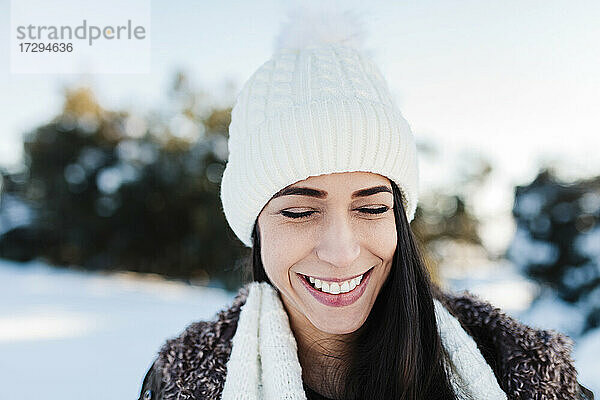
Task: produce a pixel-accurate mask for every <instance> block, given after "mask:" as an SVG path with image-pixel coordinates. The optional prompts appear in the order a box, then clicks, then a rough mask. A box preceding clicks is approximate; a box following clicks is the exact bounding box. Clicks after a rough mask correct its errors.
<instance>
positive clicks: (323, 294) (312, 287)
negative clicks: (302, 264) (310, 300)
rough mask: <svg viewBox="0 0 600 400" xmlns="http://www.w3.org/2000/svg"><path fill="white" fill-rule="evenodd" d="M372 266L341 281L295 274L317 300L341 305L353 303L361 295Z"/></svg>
mask: <svg viewBox="0 0 600 400" xmlns="http://www.w3.org/2000/svg"><path fill="white" fill-rule="evenodd" d="M373 268H374V267H371V269H369V270H368V271H367V272H365V273H364V274H362V275H360V276H357V277H354V278H352V279H349V280H346V281H343V282H333V281H325V280H320V279H317V278H314V277H311V276H307V275H302V274H297V275H298V277H299V278H300V281H301V282H302V284H303V285H304V286H305V287H306V289H307V290H308V292H309V293H310V294H312V295H313V297H314V298H315V299H317V300H318V301H319V302H321V303H323V304H325V305H328V306H334V307H342V306H347V305H350V304H352V303H354V302H355V301H356V300H358V299H359V298H360V296H362V294H363V293H364V291H365V289H366V287H367V283H368V282H369V278H370V276H371V272H372V271H373Z"/></svg>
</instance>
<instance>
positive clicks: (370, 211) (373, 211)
mask: <svg viewBox="0 0 600 400" xmlns="http://www.w3.org/2000/svg"><path fill="white" fill-rule="evenodd" d="M359 210H361V211H363V212H365V213H367V214H383V213H384V212H386V211H387V210H389V208H388V207H378V208H359Z"/></svg>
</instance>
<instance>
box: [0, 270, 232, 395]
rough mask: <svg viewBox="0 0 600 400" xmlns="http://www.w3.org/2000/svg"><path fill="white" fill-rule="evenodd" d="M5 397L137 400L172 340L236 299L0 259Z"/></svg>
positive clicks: (212, 291) (0, 363) (213, 291)
mask: <svg viewBox="0 0 600 400" xmlns="http://www.w3.org/2000/svg"><path fill="white" fill-rule="evenodd" d="M0 285H1V290H0V385H1V386H2V394H0V398H1V399H11V400H29V399H32V400H33V399H38V398H44V399H46V400H59V399H60V400H70V399H86V400H100V399H102V400H106V399H115V400H116V399H137V396H138V394H139V390H140V387H141V383H142V379H143V377H144V374H145V372H146V371H147V369H148V368H149V367H150V365H151V363H152V361H153V360H154V358H155V356H156V354H157V351H158V350H159V348H160V346H161V345H162V344H163V343H164V341H165V340H166V339H167V338H170V337H173V336H176V335H177V334H178V333H179V332H181V331H182V330H183V329H184V328H185V327H186V326H187V325H188V324H189V323H190V322H192V321H196V320H203V319H211V318H212V317H213V316H214V315H215V313H216V312H217V311H218V310H220V309H221V308H223V307H225V306H226V305H228V304H229V303H230V301H231V300H232V299H233V297H234V296H235V293H231V292H226V291H224V290H222V289H218V288H209V287H192V286H190V285H186V284H184V283H178V282H169V281H164V280H162V279H154V280H153V279H141V278H140V277H132V274H100V273H89V272H78V271H72V270H65V269H58V268H52V267H48V266H46V265H43V264H42V263H38V262H34V263H28V264H18V263H11V262H7V261H1V260H0Z"/></svg>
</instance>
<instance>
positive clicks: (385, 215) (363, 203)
mask: <svg viewBox="0 0 600 400" xmlns="http://www.w3.org/2000/svg"><path fill="white" fill-rule="evenodd" d="M299 188H302V190H298V189H299ZM372 188H376V189H374V190H368V189H372ZM365 189H366V190H365ZM393 207H394V198H393V194H392V187H391V184H390V181H389V180H388V179H387V178H385V177H383V176H381V175H377V174H374V173H370V172H344V173H334V174H327V175H319V176H311V177H309V178H307V179H305V180H303V181H299V182H296V183H294V184H292V185H290V186H288V187H287V188H285V189H283V190H281V191H280V192H279V193H278V194H276V195H275V196H274V197H273V198H272V199H271V200H270V201H269V202H268V203H267V204H266V205H265V207H264V208H263V210H262V211H261V213H260V214H259V216H258V226H259V232H260V243H261V256H262V262H263V265H264V268H265V272H266V273H267V276H268V277H269V279H270V280H271V282H272V283H273V284H274V285H275V286H276V287H277V289H278V290H279V291H280V293H281V298H282V301H283V303H284V305H285V307H286V309H287V311H288V315H289V316H290V319H291V320H292V323H293V325H294V326H295V327H300V328H308V329H311V327H310V326H309V325H308V324H312V326H314V327H316V328H317V329H319V330H321V331H323V332H326V333H330V334H344V333H351V332H354V331H356V330H357V329H358V328H360V327H361V326H362V324H363V323H364V322H365V320H366V319H367V317H368V315H369V313H370V311H371V308H372V307H373V304H374V303H375V299H376V298H377V294H378V293H379V290H380V289H381V287H382V285H383V283H384V281H385V279H386V278H387V276H388V274H389V272H390V268H391V266H392V258H393V255H394V252H395V250H396V243H397V236H396V235H397V234H396V223H395V220H394V213H393V210H392V208H393ZM294 217H300V218H294ZM360 275H362V279H361V280H360V283H358V286H354V285H355V284H356V283H357V280H353V281H350V279H351V278H353V277H358V276H360ZM317 279H318V280H319V281H317ZM313 280H314V282H312V284H311V283H310V282H311V281H313ZM319 282H320V285H319ZM344 282H346V283H344ZM315 286H321V288H320V289H317V288H316V287H315ZM328 288H329V290H328V291H329V292H331V293H327V292H325V291H327V289H328ZM338 288H339V289H338ZM338 291H339V292H338ZM344 291H346V293H341V292H344Z"/></svg>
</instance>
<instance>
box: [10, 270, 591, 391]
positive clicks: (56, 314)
mask: <svg viewBox="0 0 600 400" xmlns="http://www.w3.org/2000/svg"><path fill="white" fill-rule="evenodd" d="M444 277H445V278H446V279H447V281H448V284H449V286H450V287H451V288H453V289H469V290H471V291H472V292H474V293H476V294H479V295H480V296H482V297H484V298H486V299H488V300H490V301H492V302H493V303H494V304H496V305H498V306H500V307H502V308H503V309H504V310H505V311H507V312H508V313H510V314H511V315H513V316H516V317H518V318H519V319H521V320H523V321H525V322H527V323H530V324H533V325H536V326H540V327H544V328H555V329H559V330H563V331H566V330H568V329H569V326H573V324H574V323H577V317H576V315H577V312H576V310H572V309H569V308H568V307H567V306H565V305H563V304H562V303H560V302H558V301H556V300H553V299H548V298H545V299H544V300H542V301H541V302H537V303H534V304H533V305H532V300H533V298H534V297H535V295H536V293H537V289H536V286H535V285H533V284H532V283H531V282H529V281H527V280H525V279H524V278H522V277H521V276H520V275H518V274H517V273H516V272H515V270H514V268H511V267H510V265H508V266H504V268H500V267H499V266H497V265H495V266H488V267H482V268H480V269H478V270H477V272H475V271H457V270H452V271H447V272H446V274H445V276H444ZM0 283H1V284H2V291H0V385H1V386H2V392H1V394H0V398H1V399H11V400H12V399H15V400H29V399H37V398H44V399H45V400H59V399H60V400H69V399H86V400H95V399H98V400H100V399H102V400H105V399H136V398H137V395H138V393H139V389H140V385H141V380H142V378H143V375H144V373H145V372H146V370H147V369H148V367H149V366H150V364H151V363H152V361H153V359H154V357H155V355H156V352H157V351H158V349H159V347H160V345H161V344H162V343H163V342H164V341H165V339H166V338H169V337H173V336H175V335H177V334H178V333H179V332H181V330H183V328H184V327H185V326H186V325H187V324H189V323H190V322H192V321H195V320H201V319H209V318H212V317H213V316H214V315H215V313H216V312H217V311H218V310H219V309H221V308H223V307H225V306H227V305H228V304H229V303H230V302H231V300H232V299H233V297H234V295H235V293H232V292H226V291H224V290H222V289H217V288H207V287H192V286H189V285H185V284H183V283H176V282H168V281H164V280H162V279H149V278H142V277H140V276H139V275H132V274H110V275H107V274H95V273H89V272H76V271H69V270H64V269H56V268H52V267H48V266H46V265H43V264H41V263H30V264H15V263H11V262H7V261H1V260H0ZM159 321H160V322H159ZM598 356H600V330H596V331H595V332H592V333H590V334H588V335H586V336H585V337H581V338H576V349H575V352H574V358H575V362H576V365H577V368H578V370H579V371H580V377H581V381H582V383H584V384H585V385H586V386H588V387H589V388H590V389H592V390H593V391H594V392H595V393H600V373H599V372H598V369H596V368H595V366H596V364H597V360H596V359H597V358H598Z"/></svg>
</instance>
